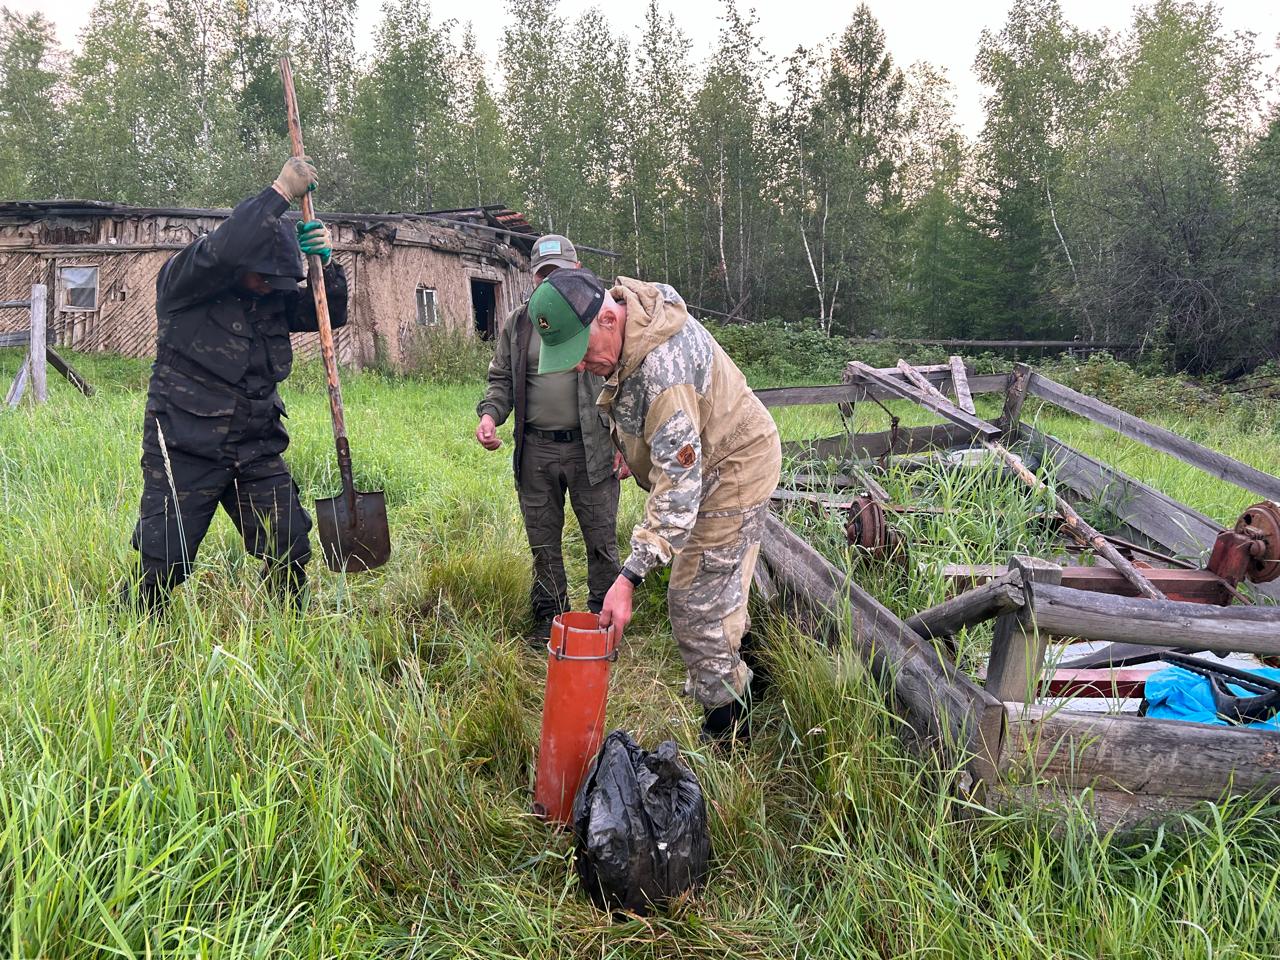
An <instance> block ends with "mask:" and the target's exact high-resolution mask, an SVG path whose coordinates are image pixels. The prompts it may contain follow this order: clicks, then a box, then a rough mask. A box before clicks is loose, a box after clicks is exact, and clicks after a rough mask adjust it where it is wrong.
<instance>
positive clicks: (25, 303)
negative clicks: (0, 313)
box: [0, 300, 31, 310]
mask: <svg viewBox="0 0 1280 960" xmlns="http://www.w3.org/2000/svg"><path fill="white" fill-rule="evenodd" d="M30 306H31V301H30V300H0V310H9V309H16V308H18V307H21V308H22V309H24V310H26V309H28V308H29V307H30Z"/></svg>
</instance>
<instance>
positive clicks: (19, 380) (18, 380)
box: [4, 361, 31, 408]
mask: <svg viewBox="0 0 1280 960" xmlns="http://www.w3.org/2000/svg"><path fill="white" fill-rule="evenodd" d="M30 370H31V367H30V365H29V364H27V363H26V361H23V364H22V366H20V367H19V368H18V372H17V374H15V375H14V378H13V383H12V384H10V386H9V392H8V393H7V394H5V397H4V402H5V403H7V404H8V405H9V406H10V407H11V408H12V407H16V406H17V405H18V404H19V403H20V402H21V400H22V393H23V391H24V390H26V389H27V375H28V373H29V371H30Z"/></svg>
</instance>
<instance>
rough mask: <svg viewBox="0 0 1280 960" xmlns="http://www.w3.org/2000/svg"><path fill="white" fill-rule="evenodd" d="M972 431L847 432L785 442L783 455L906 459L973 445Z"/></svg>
mask: <svg viewBox="0 0 1280 960" xmlns="http://www.w3.org/2000/svg"><path fill="white" fill-rule="evenodd" d="M973 439H974V434H973V431H971V430H969V429H968V428H966V427H962V426H960V425H959V424H954V423H940V424H935V425H932V426H926V427H900V428H899V429H898V431H897V434H896V435H895V434H894V432H893V431H891V430H881V431H877V432H875V433H855V434H853V435H852V436H850V435H849V434H847V433H842V434H837V435H836V436H833V437H823V438H821V439H819V440H788V441H786V442H785V443H783V444H782V453H783V455H784V456H786V457H790V458H793V459H803V460H813V461H818V462H822V461H826V460H837V461H845V462H847V461H850V460H878V459H879V458H880V457H883V456H884V455H885V454H889V455H891V456H905V455H908V454H912V453H920V452H922V451H925V450H951V449H954V448H955V447H959V446H968V445H969V444H970V443H972V442H973Z"/></svg>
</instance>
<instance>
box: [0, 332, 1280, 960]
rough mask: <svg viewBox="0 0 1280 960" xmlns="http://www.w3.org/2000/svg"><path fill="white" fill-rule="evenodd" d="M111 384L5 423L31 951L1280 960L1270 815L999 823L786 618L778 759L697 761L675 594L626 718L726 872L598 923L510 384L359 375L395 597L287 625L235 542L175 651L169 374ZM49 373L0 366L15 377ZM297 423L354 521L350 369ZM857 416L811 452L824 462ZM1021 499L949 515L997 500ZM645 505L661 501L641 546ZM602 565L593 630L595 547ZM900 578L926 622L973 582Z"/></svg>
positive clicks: (973, 501) (656, 620) (775, 730)
mask: <svg viewBox="0 0 1280 960" xmlns="http://www.w3.org/2000/svg"><path fill="white" fill-rule="evenodd" d="M76 362H77V363H78V364H79V365H81V366H82V367H83V369H84V371H85V373H86V375H87V376H88V377H89V378H90V379H91V380H92V381H93V382H94V383H95V384H96V385H98V386H99V388H100V394H99V396H98V397H96V398H94V399H93V400H86V399H84V398H82V397H80V396H79V395H78V394H75V393H74V392H72V391H71V390H70V388H68V387H67V386H66V385H65V384H63V383H61V382H60V381H55V382H53V384H52V390H53V395H52V398H51V401H50V403H49V404H48V405H47V406H45V407H43V408H39V409H32V408H29V407H24V408H23V409H21V410H19V411H17V412H12V413H11V412H7V411H6V412H3V413H0V552H2V556H3V558H4V562H3V564H2V565H0V631H2V634H3V635H2V636H0V640H2V641H3V642H2V643H0V684H2V685H3V690H4V691H5V695H4V696H2V697H0V955H6V956H12V957H22V958H35V957H50V958H56V957H86V958H87V957H107V956H112V957H210V958H230V957H264V958H266V957H270V958H280V957H344V958H346V957H368V958H374V957H378V958H383V957H405V958H408V957H413V958H423V957H440V958H444V957H504V958H510V957H539V958H541V957H564V958H569V957H574V958H576V957H582V956H598V957H681V958H686V957H705V958H713V957H714V958H720V957H761V958H764V957H795V956H815V957H828V956H836V957H859V958H861V957H891V956H910V957H921V958H924V957H929V958H934V957H964V958H968V957H973V958H988V957H993V956H998V957H1016V958H1022V957H1026V958H1093V957H1119V958H1139V957H1142V958H1150V957H1160V958H1165V957H1172V958H1203V957H1209V956H1213V957H1230V958H1263V957H1272V956H1275V955H1276V952H1277V946H1278V945H1280V908H1278V907H1277V906H1276V904H1275V892H1276V886H1277V883H1278V882H1280V866H1278V865H1277V864H1278V863H1280V858H1278V857H1277V852H1280V838H1278V837H1277V835H1276V828H1275V826H1274V819H1273V816H1272V812H1271V811H1268V810H1266V809H1258V810H1254V809H1250V808H1248V807H1246V806H1244V805H1241V804H1235V805H1231V806H1213V805H1207V806H1205V807H1204V808H1202V809H1201V810H1199V811H1198V812H1197V813H1196V814H1195V815H1194V817H1192V818H1189V819H1187V820H1185V821H1183V822H1182V823H1181V824H1180V825H1179V829H1178V830H1170V831H1166V832H1162V833H1153V834H1148V835H1140V836H1132V837H1127V838H1122V837H1113V836H1108V835H1100V834H1098V833H1097V832H1095V831H1093V830H1091V829H1090V828H1089V827H1088V826H1087V824H1086V822H1085V820H1084V819H1083V818H1082V817H1081V818H1077V819H1072V820H1068V821H1066V822H1065V823H1064V822H1063V821H1062V820H1060V819H1058V818H1053V819H1050V818H1048V817H1041V816H1038V815H1036V814H1034V813H1018V814H1006V815H996V814H985V815H979V816H972V815H968V813H969V812H967V811H964V810H960V809H957V808H956V807H955V806H953V805H952V804H951V803H950V802H949V801H947V800H946V799H945V798H944V797H943V796H942V795H940V794H939V793H938V792H937V791H936V790H934V789H933V783H934V773H935V771H933V770H931V769H930V768H929V766H928V765H927V764H925V763H923V762H922V761H920V760H917V759H915V758H914V757H913V756H911V755H910V754H909V753H908V752H906V751H905V750H904V749H903V748H902V746H901V744H900V741H899V738H898V734H899V733H900V728H899V721H898V720H897V719H896V718H895V717H894V716H893V715H892V714H891V713H890V712H889V711H888V710H887V709H886V708H885V706H884V704H883V701H882V699H881V697H880V695H879V693H878V691H877V689H876V687H875V685H874V684H873V683H872V682H871V680H870V679H869V678H868V677H867V676H866V675H865V673H864V671H863V669H862V667H861V665H860V663H859V661H858V660H857V659H856V658H855V657H853V656H852V655H851V654H850V653H849V652H848V648H847V647H846V648H844V649H841V650H837V651H834V652H833V651H830V650H828V649H827V648H825V647H819V646H818V645H816V644H815V643H813V642H812V641H809V640H807V639H805V637H804V636H803V635H801V634H800V633H799V632H797V631H796V630H795V629H794V628H792V627H791V626H790V625H789V624H787V623H786V622H784V621H781V620H771V619H769V618H767V617H765V616H763V615H762V614H761V613H760V612H759V611H758V612H757V613H758V616H757V626H758V629H760V630H761V631H762V632H763V634H764V636H765V641H766V651H767V657H768V659H769V662H770V666H771V668H772V675H773V687H772V688H771V690H770V691H769V692H768V694H767V696H766V699H765V700H764V701H762V703H761V704H760V707H759V714H758V717H759V720H758V722H757V724H756V727H755V730H756V736H755V739H754V741H753V743H752V745H751V747H750V749H749V750H746V751H743V752H741V753H738V754H734V755H731V756H729V757H722V756H719V755H717V754H715V753H711V752H708V751H706V750H704V749H703V748H702V747H700V746H699V745H698V743H697V738H696V729H697V723H698V721H699V720H700V715H699V713H698V712H697V711H696V710H695V709H694V708H693V707H692V706H691V705H690V704H689V703H688V702H687V701H685V700H684V699H682V698H681V697H680V695H679V688H680V681H681V676H682V671H681V667H680V664H679V658H678V656H677V655H676V653H675V650H674V648H673V646H672V644H671V642H670V638H669V632H668V628H667V626H666V623H665V619H664V612H663V611H664V606H663V599H662V597H661V594H660V591H658V590H657V589H654V588H650V589H647V590H646V591H645V592H644V593H643V595H642V598H641V603H640V606H639V610H638V617H637V622H636V625H635V627H634V629H633V630H632V631H631V633H630V634H629V636H628V638H627V641H626V644H625V648H624V651H623V656H622V658H621V659H620V661H619V662H618V664H617V667H616V671H615V679H614V682H613V687H612V696H611V700H610V716H609V722H610V723H611V724H612V725H617V726H625V727H627V728H629V729H631V730H632V731H634V732H635V733H636V734H637V736H638V737H639V738H640V739H641V740H642V741H644V742H646V743H649V744H653V743H655V742H656V741H657V740H659V739H661V738H666V737H674V738H675V739H677V740H678V741H679V742H680V743H681V744H682V745H683V746H684V748H685V750H686V756H687V758H688V760H689V762H690V764H691V765H692V766H693V768H694V769H695V770H696V771H697V773H698V776H699V777H700V779H701V781H702V783H703V786H704V788H705V790H706V792H707V795H708V798H709V806H710V813H711V828H712V831H713V837H714V844H715V865H714V869H713V872H712V875H711V877H710V880H709V884H708V887H707V889H706V890H705V891H704V892H703V893H701V894H699V895H698V896H695V897H691V898H689V899H687V900H685V901H682V902H680V903H677V904H674V905H672V907H671V909H670V910H668V911H667V912H665V913H663V914H661V915H659V916H656V917H650V918H644V919H641V918H617V919H615V918H613V917H610V916H608V915H606V914H603V913H601V912H599V911H597V910H596V909H595V908H593V907H592V906H590V905H589V904H588V903H587V902H586V901H585V900H584V899H583V898H582V897H581V896H580V894H579V891H578V889H577V886H576V881H575V880H574V877H573V871H572V865H571V845H570V843H569V841H568V839H567V838H566V837H565V836H563V835H562V834H558V833H555V832H553V831H549V830H548V829H546V828H545V827H544V826H543V825H541V824H540V823H538V822H537V821H536V820H534V819H532V818H531V817H530V816H529V814H528V812H527V810H528V802H529V786H530V782H531V778H532V764H533V760H534V755H535V750H536V738H537V731H538V722H539V708H540V693H541V690H540V685H541V678H542V671H543V664H542V661H541V659H540V658H539V657H537V656H536V655H533V654H531V653H530V652H528V651H526V650H525V648H524V646H523V643H522V641H521V639H520V630H521V628H522V626H523V617H524V608H525V603H526V591H527V587H528V579H527V578H528V574H527V559H526V553H527V547H526V544H525V541H524V534H523V529H522V527H521V525H520V522H519V515H518V511H517V507H516V503H515V496H514V491H513V489H512V487H511V479H510V467H509V460H508V454H509V450H510V443H509V441H510V433H509V428H506V429H505V431H504V436H506V438H507V440H508V444H507V445H506V446H505V447H504V448H503V449H502V450H501V451H499V452H497V453H494V454H489V453H486V452H485V451H483V450H481V449H480V448H479V446H478V445H477V444H476V443H475V442H474V439H473V438H472V435H471V433H472V429H473V426H474V413H473V410H474V404H475V401H476V398H477V393H478V391H479V389H480V388H479V385H478V384H477V383H472V384H468V385H458V386H438V385H432V384H428V383H423V382H402V381H395V380H392V379H390V378H387V377H384V376H381V375H378V374H374V373H368V374H363V375H358V376H349V377H348V378H347V379H346V381H345V383H344V387H345V396H346V399H347V403H348V408H349V409H348V423H349V427H350V431H351V435H352V444H353V449H354V456H355V460H356V472H357V482H358V483H359V484H360V486H361V487H362V488H366V489H377V488H382V489H385V490H386V492H387V497H388V503H389V509H390V512H391V522H392V529H393V537H394V550H395V553H394V557H393V560H392V562H391V563H390V564H389V565H388V566H387V567H385V568H384V569H382V570H379V571H377V572H375V573H372V574H368V575H364V576H360V577H355V576H353V577H350V578H344V577H339V576H335V575H333V574H330V573H328V572H326V571H323V570H322V569H321V568H320V564H318V563H315V564H313V566H312V572H313V575H314V580H315V595H314V597H313V601H312V603H311V605H310V606H309V607H308V608H307V609H306V611H305V612H303V613H301V614H293V613H291V612H289V611H288V610H285V609H281V608H279V607H277V606H275V605H274V604H273V603H272V602H271V601H270V599H269V598H266V597H264V596H262V595H261V593H260V591H259V588H258V583H257V576H256V570H255V568H254V564H253V563H252V562H251V561H249V560H247V559H246V558H244V556H243V553H242V550H241V548H240V546H239V544H238V543H237V538H236V535H235V531H234V529H233V528H232V527H231V525H230V523H229V522H227V521H226V520H225V518H219V519H218V520H217V521H216V522H215V524H214V527H213V529H212V531H211V533H210V536H209V538H208V539H207V540H206V542H205V545H204V547H203V549H202V551H201V554H200V560H199V563H198V569H197V571H196V575H195V576H194V577H193V578H192V580H191V581H190V582H189V583H188V584H187V585H185V586H184V587H183V588H182V589H181V590H180V591H179V595H178V599H177V602H176V604H175V606H174V608H173V610H172V611H171V613H170V615H169V616H168V617H167V618H166V619H164V620H161V621H155V622H153V621H142V622H139V621H138V620H135V619H133V618H131V617H128V616H122V615H121V614H120V613H119V612H118V611H116V610H115V609H114V607H113V604H112V596H113V591H114V588H115V586H116V584H117V582H118V581H119V579H120V578H121V577H122V576H123V574H124V571H125V569H126V566H127V564H128V562H129V560H130V558H131V554H130V551H129V549H128V537H129V533H130V530H131V527H132V524H133V522H134V516H135V511H136V505H137V498H138V494H139V471H138V466H137V459H138V452H139V434H140V423H141V412H142V393H141V387H142V385H143V384H145V367H144V365H141V364H135V363H127V362H120V361H110V360H103V359H100V358H96V357H80V358H77V359H76ZM15 365H16V357H15V355H14V354H13V352H3V353H0V377H8V376H9V375H10V374H11V373H12V370H13V368H14V366H15ZM285 399H286V402H287V403H288V404H289V410H290V420H289V427H290V431H291V433H292V434H293V438H294V439H293V445H292V447H291V450H290V453H289V459H290V462H291V463H292V464H293V466H294V469H295V473H296V476H297V479H298V481H299V483H300V485H301V487H302V490H303V496H304V499H305V500H306V501H308V502H309V501H310V500H312V499H313V498H315V497H317V496H327V495H331V494H332V493H333V492H334V491H335V490H336V489H337V478H336V475H335V471H334V468H333V456H332V440H331V436H330V434H329V428H328V422H327V409H326V403H325V396H324V391H323V387H322V385H321V381H320V378H319V376H318V375H317V374H316V371H315V370H314V369H312V368H304V369H302V370H300V371H299V373H298V374H297V375H296V376H295V378H294V379H293V380H292V381H291V382H290V385H289V388H288V389H287V390H286V392H285ZM820 416H821V415H820V414H817V413H813V414H799V413H798V414H797V417H799V420H797V422H796V423H794V424H791V423H788V425H787V429H788V430H789V431H792V430H793V429H794V430H798V431H801V432H803V430H805V429H812V430H813V431H814V433H813V434H812V435H818V433H820V432H822V429H821V428H822V427H823V426H824V425H823V424H822V423H820V422H818V421H819V419H820ZM867 416H868V418H869V419H868V422H871V421H870V418H871V417H872V416H873V415H872V414H871V413H870V412H868V413H867ZM806 418H807V419H806ZM1213 429H1215V430H1217V429H1226V427H1225V426H1219V425H1214V427H1213ZM828 432H830V431H828ZM793 435H794V434H793ZM1238 442H1239V443H1240V445H1241V446H1242V447H1248V446H1249V445H1250V444H1251V443H1256V442H1261V441H1259V440H1258V439H1257V438H1256V437H1255V436H1254V435H1252V434H1244V435H1241V436H1240V437H1239V438H1238ZM984 476H985V475H984V474H983V473H982V471H978V472H976V473H973V474H965V475H963V476H962V477H961V478H960V479H957V480H955V481H954V483H955V486H954V487H952V488H945V489H944V488H937V489H935V490H933V491H932V493H931V495H933V496H936V497H938V498H939V499H942V500H945V501H946V502H949V503H954V504H956V505H958V506H965V507H966V508H967V507H969V506H975V507H978V508H980V507H981V498H982V497H983V496H985V495H986V493H985V490H986V488H985V487H984V484H987V483H988V482H989V480H990V478H985V479H984ZM966 478H968V479H966ZM890 482H891V483H898V482H903V483H906V482H908V481H907V478H905V476H904V477H903V478H902V479H901V481H899V479H897V478H896V476H891V478H890ZM912 482H914V481H912ZM640 506H641V498H640V496H639V493H638V492H637V491H636V489H635V488H634V486H632V485H628V489H627V492H626V494H625V496H624V500H623V509H622V514H623V516H622V522H621V526H622V528H623V530H624V531H625V529H626V528H627V527H628V526H629V525H630V524H631V523H633V522H634V521H635V520H636V519H637V517H638V516H639V510H640ZM1035 508H1036V503H1035V501H1034V498H1031V497H1028V496H1026V495H1024V494H1021V493H1016V494H1015V493H1009V494H1008V498H1007V500H1005V501H1002V504H1001V515H999V516H982V517H979V518H977V519H969V520H966V521H965V522H964V523H965V525H964V526H957V528H956V529H955V530H954V531H948V529H947V527H946V524H947V523H951V522H952V521H951V520H948V519H946V518H945V517H943V516H925V515H921V516H920V517H918V518H915V519H912V520H911V521H910V522H912V523H919V524H921V528H920V530H919V531H918V532H919V534H920V538H921V540H924V539H928V538H933V539H937V540H939V541H952V542H954V543H957V544H965V545H966V547H965V550H966V551H967V552H966V553H965V554H964V557H963V559H967V560H972V561H974V562H980V561H982V560H984V559H988V558H990V559H993V560H994V559H998V558H1002V557H1001V555H1002V554H1003V553H1004V552H1005V551H1006V550H1007V549H1008V547H1009V546H1010V541H1011V539H1012V540H1017V538H1018V537H1019V536H1024V537H1025V545H1026V547H1027V549H1032V548H1036V547H1039V546H1040V544H1041V542H1040V541H1039V540H1038V539H1036V538H1037V537H1038V534H1036V533H1035V531H1034V530H1033V529H1032V528H1031V527H1028V528H1027V531H1028V532H1026V533H1025V534H1022V533H1020V526H1019V525H1020V523H1021V519H1022V518H1026V517H1032V516H1033V515H1034V512H1035ZM979 512H981V511H980V510H979ZM797 522H799V520H797ZM955 522H956V523H957V524H958V523H959V521H955ZM814 523H815V524H820V523H827V524H830V521H829V520H825V521H824V520H815V521H814ZM812 532H813V535H814V537H815V539H817V540H819V541H820V542H821V541H822V536H823V532H822V530H820V529H817V528H815V529H814V530H813V531H812ZM827 532H828V533H830V532H831V531H830V530H829V529H828V531H827ZM825 542H826V543H827V544H828V545H829V546H830V547H831V548H832V549H836V548H838V542H836V541H833V540H828V541H825ZM921 549H923V548H921ZM568 555H569V561H570V565H571V568H572V575H573V580H574V583H575V589H576V593H577V597H576V599H577V600H578V602H579V603H581V602H582V601H583V600H584V599H585V597H584V595H583V588H582V586H581V585H582V584H583V582H584V576H583V574H584V560H583V548H582V542H581V538H580V536H579V535H578V534H577V532H576V530H575V529H573V528H572V523H571V532H570V534H569V540H568ZM867 577H868V583H869V584H870V585H872V586H873V589H875V590H876V591H877V593H878V594H881V595H884V596H886V597H888V598H889V599H890V600H891V601H892V602H893V603H894V604H895V605H896V606H899V607H902V608H904V609H905V608H906V607H910V606H912V605H915V604H917V603H920V602H921V601H922V600H923V599H925V598H928V597H932V596H934V592H935V591H936V589H937V585H936V584H933V583H931V582H926V583H923V584H920V583H916V582H914V581H913V580H912V579H911V578H909V577H908V578H903V577H901V575H900V574H897V573H894V572H893V571H890V570H882V571H880V572H878V573H874V572H872V571H868V572H867ZM877 577H878V578H879V579H876V578H877ZM895 578H896V579H895Z"/></svg>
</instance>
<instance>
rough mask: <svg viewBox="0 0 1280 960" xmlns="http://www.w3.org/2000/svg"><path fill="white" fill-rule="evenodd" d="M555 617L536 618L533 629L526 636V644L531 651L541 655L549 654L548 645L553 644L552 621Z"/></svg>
mask: <svg viewBox="0 0 1280 960" xmlns="http://www.w3.org/2000/svg"><path fill="white" fill-rule="evenodd" d="M553 619H554V618H553V617H535V618H534V620H533V628H532V629H531V630H530V631H529V632H528V633H527V634H525V638H524V642H525V643H527V644H528V645H529V649H531V650H535V651H537V652H539V653H546V652H547V644H549V643H550V642H551V621H552V620H553Z"/></svg>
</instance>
